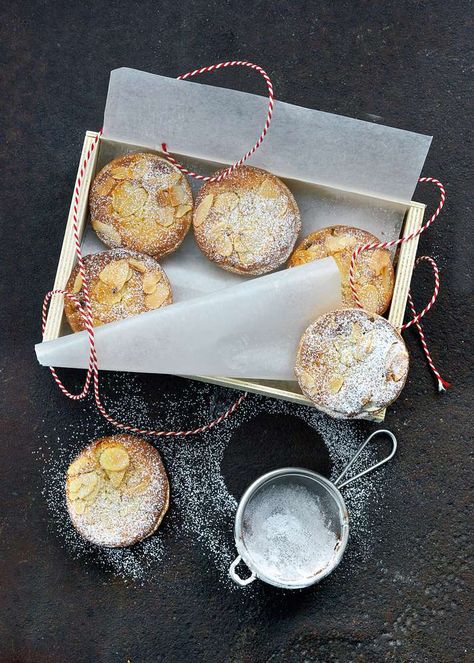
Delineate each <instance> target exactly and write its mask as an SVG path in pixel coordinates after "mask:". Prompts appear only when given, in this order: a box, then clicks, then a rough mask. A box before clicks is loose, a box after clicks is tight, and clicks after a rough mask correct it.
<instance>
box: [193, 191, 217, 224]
mask: <svg viewBox="0 0 474 663" xmlns="http://www.w3.org/2000/svg"><path fill="white" fill-rule="evenodd" d="M213 200H214V196H213V194H212V193H208V194H207V196H204V198H203V199H202V200H201V202H200V203H199V205H198V206H197V209H196V212H195V214H194V220H193V223H194V227H195V228H199V226H201V225H202V224H203V223H204V221H205V220H206V217H207V215H208V214H209V210H210V209H211V207H212V202H213Z"/></svg>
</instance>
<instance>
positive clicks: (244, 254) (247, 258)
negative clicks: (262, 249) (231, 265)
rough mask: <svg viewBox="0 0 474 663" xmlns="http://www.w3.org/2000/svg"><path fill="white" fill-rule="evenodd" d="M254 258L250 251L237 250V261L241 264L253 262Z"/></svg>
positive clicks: (245, 264)
mask: <svg viewBox="0 0 474 663" xmlns="http://www.w3.org/2000/svg"><path fill="white" fill-rule="evenodd" d="M255 260H256V258H255V256H254V254H253V253H251V252H250V251H240V252H239V261H240V263H241V265H244V266H247V265H251V264H252V263H253V262H255Z"/></svg>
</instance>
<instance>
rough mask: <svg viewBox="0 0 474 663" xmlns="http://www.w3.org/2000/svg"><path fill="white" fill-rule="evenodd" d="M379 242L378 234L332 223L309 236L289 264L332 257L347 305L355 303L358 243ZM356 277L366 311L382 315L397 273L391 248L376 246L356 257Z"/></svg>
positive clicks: (390, 295) (343, 299)
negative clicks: (352, 284)
mask: <svg viewBox="0 0 474 663" xmlns="http://www.w3.org/2000/svg"><path fill="white" fill-rule="evenodd" d="M369 242H370V243H372V242H380V240H379V239H377V237H375V235H372V233H369V232H367V231H366V230H360V229H359V228H351V227H349V226H331V227H330V228H322V229H321V230H316V232H314V233H311V234H310V235H308V237H306V238H305V239H304V240H303V241H302V242H301V244H299V246H297V247H296V249H295V250H294V251H293V253H292V255H291V257H290V260H289V261H288V266H289V267H295V266H296V265H304V264H306V263H307V262H311V261H312V260H317V259H319V258H326V257H327V256H332V257H333V258H334V260H335V261H336V263H337V266H338V268H339V271H340V274H341V287H342V302H343V304H344V306H356V301H355V300H354V295H353V294H352V290H351V287H350V284H349V269H350V266H351V257H352V254H353V252H354V249H356V248H357V247H358V246H360V245H362V244H368V243H369ZM355 280H356V285H357V294H358V296H359V299H360V301H361V303H362V304H363V306H364V308H365V310H366V311H369V313H378V314H379V315H381V314H382V313H384V311H386V310H387V308H388V305H389V304H390V300H391V299H392V293H393V284H394V273H393V266H392V261H391V259H390V251H388V250H387V249H374V250H373V251H363V252H362V253H361V254H360V255H359V256H358V258H357V262H356V271H355Z"/></svg>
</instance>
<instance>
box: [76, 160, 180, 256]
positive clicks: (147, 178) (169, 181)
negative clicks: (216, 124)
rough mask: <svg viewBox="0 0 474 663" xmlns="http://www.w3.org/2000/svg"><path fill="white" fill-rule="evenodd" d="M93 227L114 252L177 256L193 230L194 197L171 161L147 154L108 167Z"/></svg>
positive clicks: (99, 181)
mask: <svg viewBox="0 0 474 663" xmlns="http://www.w3.org/2000/svg"><path fill="white" fill-rule="evenodd" d="M89 206H90V212H91V223H92V227H93V228H94V230H95V231H96V233H97V235H98V236H99V238H100V239H101V240H102V241H103V242H104V243H105V244H106V245H107V246H110V247H111V248H117V247H125V248H128V249H132V250H133V251H138V252H139V253H146V254H148V255H150V256H153V257H155V258H162V257H163V256H165V255H167V254H168V253H172V252H173V251H175V250H176V249H177V248H178V246H179V245H180V244H181V242H182V241H183V239H184V237H185V235H186V233H187V232H188V230H189V228H190V225H191V217H192V209H193V196H192V193H191V187H190V186H189V183H188V181H187V179H186V178H185V177H184V175H182V173H181V172H180V171H179V170H178V168H176V166H173V165H172V164H171V163H169V161H166V160H165V159H162V158H161V157H158V156H157V155H156V154H148V153H145V152H141V153H137V154H127V155H125V156H122V157H118V158H117V159H114V160H113V161H111V162H110V163H108V164H107V165H106V166H105V167H104V168H102V170H101V171H100V172H99V174H98V175H97V176H96V178H95V180H94V182H93V184H92V187H91V191H90V196H89Z"/></svg>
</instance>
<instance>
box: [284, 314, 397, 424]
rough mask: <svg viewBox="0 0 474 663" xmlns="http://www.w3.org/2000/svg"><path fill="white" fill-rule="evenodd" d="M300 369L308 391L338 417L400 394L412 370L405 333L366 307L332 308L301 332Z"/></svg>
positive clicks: (355, 413) (376, 408) (375, 407)
mask: <svg viewBox="0 0 474 663" xmlns="http://www.w3.org/2000/svg"><path fill="white" fill-rule="evenodd" d="M295 373H296V375H297V377H298V382H299V384H300V386H301V388H302V390H303V391H304V393H305V394H306V395H307V396H308V397H309V398H310V399H311V400H312V401H313V402H314V403H315V404H316V405H317V406H318V407H319V408H320V409H321V410H323V411H324V412H327V413H328V414H331V415H332V416H334V417H341V418H343V417H350V418H358V417H364V416H365V415H366V414H367V413H368V412H377V411H379V410H381V409H382V408H384V407H386V406H387V405H389V404H390V403H391V402H392V401H393V400H395V398H397V397H398V395H399V394H400V392H401V390H402V389H403V386H404V384H405V380H406V376H407V373H408V352H407V349H406V346H405V343H404V341H403V339H402V338H401V336H400V334H399V333H398V332H397V331H396V330H395V329H394V328H393V327H392V325H391V324H390V323H389V322H388V321H387V320H385V318H382V317H380V316H378V315H375V314H374V315H370V314H368V313H367V312H366V311H363V310H361V309H342V310H338V311H331V312H330V313H327V314H325V315H322V316H321V317H319V318H318V319H317V320H316V321H315V322H314V323H313V324H312V325H310V326H309V327H308V329H307V330H306V331H305V333H304V334H303V336H302V339H301V342H300V346H299V348H298V354H297V359H296V366H295Z"/></svg>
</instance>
